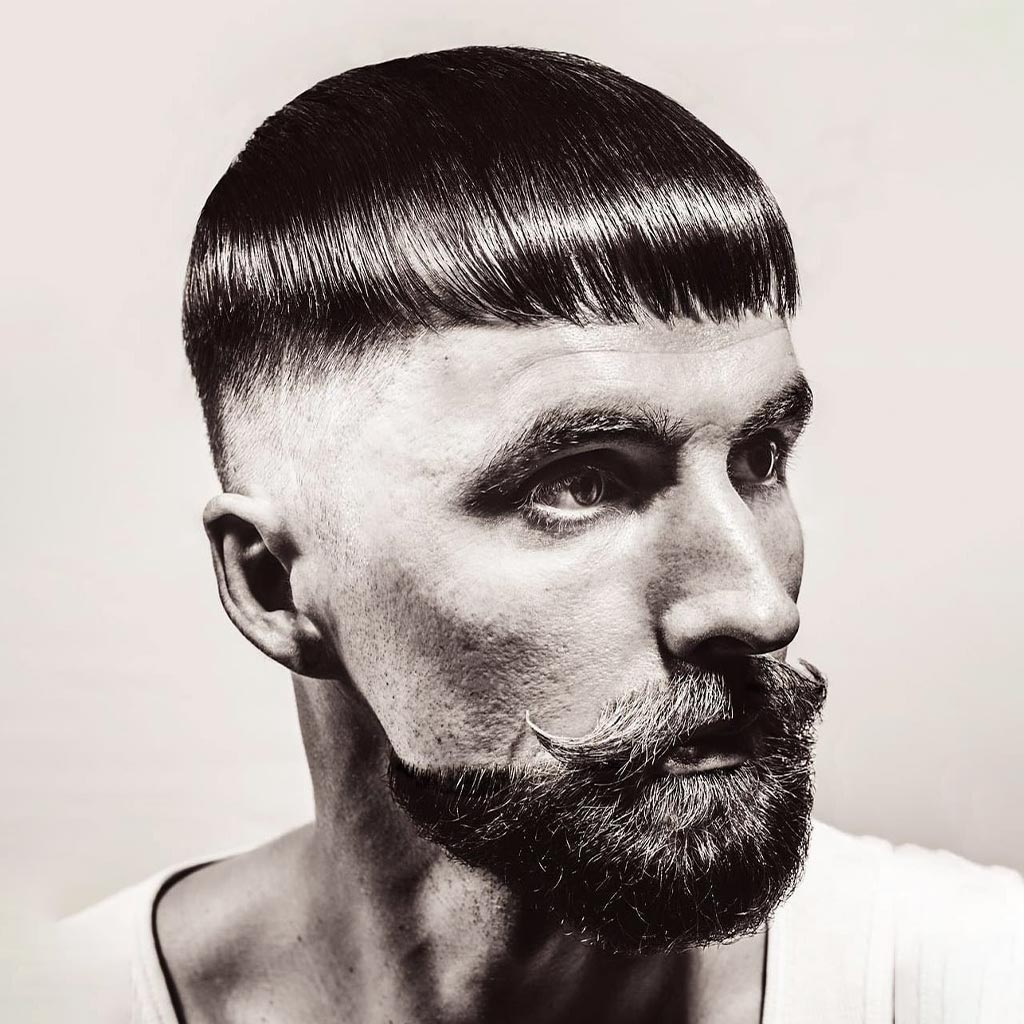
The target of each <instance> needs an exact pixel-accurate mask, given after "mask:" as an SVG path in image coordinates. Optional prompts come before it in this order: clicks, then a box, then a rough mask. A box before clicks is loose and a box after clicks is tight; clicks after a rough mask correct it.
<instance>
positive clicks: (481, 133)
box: [183, 46, 798, 466]
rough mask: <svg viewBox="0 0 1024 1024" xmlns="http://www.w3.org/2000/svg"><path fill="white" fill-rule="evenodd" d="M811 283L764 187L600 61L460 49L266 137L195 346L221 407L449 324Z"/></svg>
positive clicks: (199, 288) (350, 78)
mask: <svg viewBox="0 0 1024 1024" xmlns="http://www.w3.org/2000/svg"><path fill="white" fill-rule="evenodd" d="M797 298H798V283H797V272H796V265H795V261H794V256H793V247H792V242H791V239H790V235H789V231H788V229H787V228H786V224H785V221H784V220H783V218H782V214H781V212H780V211H779V208H778V206H777V204H776V203H775V200H774V198H773V197H772V195H771V193H770V192H769V191H768V189H767V188H766V187H765V185H764V184H763V182H762V181H761V179H760V178H759V177H758V176H757V174H756V172H755V171H754V169H753V168H752V167H751V166H750V165H749V164H748V163H747V162H746V161H745V160H744V159H743V158H742V157H741V156H739V154H737V153H736V152H735V151H734V150H732V149H730V148H729V146H727V145H726V144H725V143H724V142H723V141H722V140H721V139H720V138H719V137H718V136H717V135H715V134H714V133H713V132H712V131H710V130H709V129H708V128H707V127H706V126H705V125H704V124H702V123H701V122H700V121H698V120H697V118H695V117H694V116H693V115H692V114H690V113H689V112H688V111H686V110H684V109H683V108H682V107H681V106H679V104H677V103H675V102H674V101H672V100H670V99H668V98H667V97H666V96H664V95H662V94H661V93H659V92H657V91H656V90H654V89H651V88H648V87H647V86H644V85H641V84H639V83H638V82H635V81H633V80H632V79H630V78H627V77H626V76H625V75H622V74H620V73H618V72H617V71H613V70H611V69H610V68H607V67H604V66H603V65H601V64H597V63H595V62H593V61H590V60H586V59H585V58H582V57H577V56H573V55H571V54H564V53H550V52H546V51H542V50H532V49H523V48H518V47H484V46H475V47H466V48H463V49H456V50H446V51H442V52H438V53H427V54H420V55H418V56H414V57H407V58H403V59H401V60H392V61H388V62H386V63H383V64H376V65H372V66H369V67H363V68H356V69H354V70H352V71H346V72H345V73H343V74H340V75H337V76H335V77H334V78H328V79H326V80H325V81H323V82H320V83H319V84H318V85H315V86H313V88H311V89H309V90H308V91H306V92H304V93H303V94H302V95H301V96H299V97H297V98H296V99H294V100H292V102H291V103H289V104H288V105H287V106H285V107H284V108H283V109H281V110H280V111H278V112H277V113H276V114H274V115H272V116H271V117H270V118H268V119H267V120H266V121H265V122H264V123H263V125H262V126H261V127H260V128H259V129H257V131H256V132H255V133H254V134H253V136H252V138H251V139H250V140H249V142H248V143H247V144H246V146H245V148H244V149H243V151H242V152H241V154H240V155H239V156H238V157H237V158H236V159H235V161H234V162H233V163H232V164H231V166H230V167H229V168H228V170H227V172H226V173H225V174H224V176H223V177H222V178H221V180H220V181H219V182H218V183H217V186H216V187H215V188H214V190H213V192H212V193H211V195H210V197H209V199H208V200H207V202H206V205H205V206H204V207H203V211H202V214H201V215H200V218H199V224H198V226H197V228H196V233H195V238H194V240H193V243H192V251H191V256H190V259H189V265H188V273H187V281H186V286H185V301H184V313H183V326H184V334H185V343H186V351H187V353H188V357H189V361H190V363H191V366H192V371H193V374H194V375H195V379H196V383H197V386H198V391H199V396H200V398H201V400H202V403H203V409H204V412H205V414H206V419H207V425H208V427H209V430H210V441H211V447H212V448H213V452H214V457H215V459H217V460H218V466H220V465H221V463H220V459H221V458H222V456H223V452H222V445H223V436H222V430H221V426H222V425H221V423H220V410H221V404H222V401H223V399H224V398H225V396H227V395H229V394H235V395H245V394H246V393H247V392H248V391H249V389H250V388H251V387H252V386H253V385H254V384H255V383H257V382H259V381H261V380H263V379H266V378H268V377H270V376H271V375H272V374H274V373H275V372H277V371H279V370H280V368H281V367H283V366H288V367H302V366H304V365H318V364H319V363H322V362H323V361H324V360H325V357H328V356H329V355H330V354H332V353H351V354H354V355H358V354H360V353H361V352H363V351H365V350H366V349H367V348H368V347H370V346H376V345H379V344H381V343H383V342H385V341H387V340H393V339H395V338H398V337H409V336H411V335H413V334H414V333H416V332H418V331H420V330H422V329H424V328H427V329H443V328H445V327H452V326H455V325H465V324H485V323H495V322H507V323H510V324H532V323H541V322H545V321H556V320H562V321H570V322H574V323H588V322H604V323H615V322H631V321H635V320H637V319H638V318H640V317H641V316H642V315H644V313H647V314H652V315H653V316H655V317H657V318H658V319H661V320H669V319H671V318H672V317H677V316H679V317H690V318H702V317H707V318H711V319H715V320H720V319H723V318H726V317H730V316H738V315H741V314H742V313H744V312H747V311H749V312H762V311H767V310H772V311H775V312H777V313H778V314H779V315H780V316H788V315H789V314H791V313H792V312H793V310H794V308H795V306H796V303H797Z"/></svg>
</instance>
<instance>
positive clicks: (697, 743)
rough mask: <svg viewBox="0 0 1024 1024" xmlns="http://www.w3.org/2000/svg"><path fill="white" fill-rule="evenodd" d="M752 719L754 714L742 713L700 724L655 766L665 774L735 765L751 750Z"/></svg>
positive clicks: (748, 755)
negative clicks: (737, 715)
mask: <svg viewBox="0 0 1024 1024" xmlns="http://www.w3.org/2000/svg"><path fill="white" fill-rule="evenodd" d="M754 721H755V716H754V715H751V714H746V715H741V716H740V717H739V718H727V719H722V720H720V721H718V722H712V723H711V724H709V725H704V726H701V728H699V729H695V730H694V731H693V732H692V733H690V734H689V735H687V736H686V737H685V739H684V740H683V741H682V742H681V743H679V744H677V745H676V746H675V747H673V748H672V749H671V750H670V751H669V752H668V753H667V754H666V755H665V757H663V758H662V759H661V761H660V762H659V764H658V767H659V768H660V769H661V770H662V771H663V772H664V773H665V774H666V775H695V774H697V773H698V772H710V771H717V770H719V769H722V768H735V767H737V766H739V765H741V764H743V763H744V762H745V761H746V760H747V759H748V758H749V757H750V756H751V754H752V753H753V746H752V742H751V736H750V731H751V726H752V725H753V724H754Z"/></svg>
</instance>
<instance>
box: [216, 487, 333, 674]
mask: <svg viewBox="0 0 1024 1024" xmlns="http://www.w3.org/2000/svg"><path fill="white" fill-rule="evenodd" d="M203 524H204V525H205V527H206V534H207V536H208V537H209V538H210V549H211V551H212V553H213V568H214V572H215V573H216V575H217V586H218V588H219V590H220V599H221V603H222V604H223V605H224V610H225V611H226V612H227V613H228V618H230V619H231V621H232V622H233V623H234V624H235V625H236V626H237V627H238V629H239V631H240V632H241V633H242V635H243V636H244V637H246V639H248V640H249V641H250V642H251V643H253V644H254V645H255V646H256V647H258V648H259V649H260V650H261V651H262V652H263V653H264V654H266V655H267V656H268V657H270V658H273V659H274V661H277V662H279V663H280V664H282V665H284V666H285V667H286V668H289V669H291V671H292V672H297V673H299V674H300V675H304V676H311V677H314V678H338V676H339V673H340V672H341V666H340V664H339V663H338V659H337V655H336V654H335V653H334V650H333V647H332V645H331V644H330V643H329V642H328V641H327V640H326V638H325V637H324V635H323V634H322V633H321V631H320V629H319V628H318V627H317V626H316V624H315V623H314V622H313V620H312V619H310V618H309V616H307V615H306V614H304V613H303V612H302V611H300V610H299V609H297V608H296V607H295V603H294V601H293V600H292V587H291V573H292V567H293V566H294V564H295V561H296V559H297V557H298V555H299V552H298V550H297V548H296V546H295V544H294V541H293V539H292V537H291V535H290V534H289V532H288V530H287V529H286V528H285V526H284V524H283V523H282V522H281V520H280V517H279V516H278V515H277V513H276V512H275V510H274V508H273V506H272V505H271V504H270V502H268V501H266V500H265V499H262V498H253V497H249V496H247V495H243V494H218V495H217V496H216V497H215V498H212V499H211V500H210V502H209V504H208V505H207V506H206V509H205V511H204V512H203Z"/></svg>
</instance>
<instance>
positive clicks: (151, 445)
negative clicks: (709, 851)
mask: <svg viewBox="0 0 1024 1024" xmlns="http://www.w3.org/2000/svg"><path fill="white" fill-rule="evenodd" d="M18 17H19V18H20V19H21V24H20V26H15V28H17V29H18V31H12V32H11V33H10V34H9V35H8V39H7V43H8V46H9V47H10V48H11V50H12V52H11V53H10V54H9V56H8V57H7V58H5V61H4V62H2V63H3V67H2V74H3V76H4V80H5V81H4V96H5V99H6V103H5V114H4V136H5V142H6V144H5V146H4V150H5V157H4V161H3V166H2V171H0V173H2V174H3V175H4V177H5V179H6V181H7V183H6V185H5V186H4V187H3V190H2V194H3V201H4V205H5V207H6V211H5V213H4V226H5V230H4V245H3V246H2V251H0V259H2V261H3V279H4V283H5V286H6V294H5V295H4V297H3V306H2V318H3V336H4V346H5V350H4V371H5V372H4V373H3V374H2V375H0V389H2V408H3V413H4V421H5V430H4V434H5V444H4V446H3V466H2V470H3V475H2V479H3V481H4V500H3V505H2V506H0V508H2V528H3V538H4V541H5V552H4V563H5V569H6V572H5V574H4V576H5V580H6V586H5V587H4V589H3V597H2V601H3V607H2V609H0V612H2V616H0V621H2V622H3V630H4V633H5V641H4V653H3V656H4V665H3V666H2V675H0V678H2V679H3V687H4V694H3V712H2V715H0V733H2V735H0V758H2V765H0V767H2V771H0V787H2V793H0V806H2V807H3V816H4V822H3V837H4V839H3V843H2V845H0V871H2V875H3V877H5V878H6V879H7V880H8V882H9V883H11V882H13V890H14V891H13V897H14V898H13V903H14V906H15V907H16V908H21V913H22V914H31V915H36V916H39V915H49V914H55V913H58V912H66V911H68V910H71V909H74V908H77V907H79V906H81V905H83V904H85V903H87V902H90V901H92V900H94V899H95V898H97V897H99V896H101V895H102V894H104V893H106V892H108V891H110V890H112V889H114V888H117V887H120V886H122V885H124V884H126V883H128V882H131V881H133V880H136V879H138V878H141V877H143V876H144V875H147V874H149V873H150V872H152V871H154V870H156V869H157V868H159V867H161V866H163V865H166V864H168V863H171V862H174V861H175V860H178V859H183V858H188V857H192V856H199V855H202V854H205V853H211V852H216V851H218V850H221V849H224V848H230V847H233V846H237V845H240V844H247V843H250V842H256V841H258V840H260V839H262V838H264V837H266V836H268V835H270V834H272V833H274V832H276V831H279V830H282V829H285V828H287V827H288V826H290V825H292V824H294V823H297V822H299V821H301V820H302V819H304V818H305V817H306V816H307V815H308V814H309V813H310V806H311V805H310V798H309V793H308V789H307V783H306V775H305V766H304V762H303V758H302V753H301V750H300V746H299V740H298V730H297V727H296V724H295V721H294V716H293V711H292V697H291V691H290V685H289V680H288V677H287V675H286V673H285V672H284V671H282V670H280V669H278V668H276V667H275V666H273V665H272V664H270V663H269V662H266V661H264V660H263V659H262V657H261V656H260V655H259V654H257V652H256V651H255V650H253V649H250V648H249V647H248V646H247V645H246V643H245V642H244V641H243V640H242V639H241V638H240V637H239V636H238V635H237V634H236V633H235V632H234V630H233V629H232V627H231V626H230V625H229V623H228V622H227V619H226V618H225V617H224V615H223V614H222V612H221V610H220V607H219V604H218V601H217V597H216V593H215V589H214V584H213V577H212V573H211V571H210V568H209V564H208V556H207V549H206V544H205V539H204V536H203V533H202V529H201V526H200V510H201V509H202V506H203V503H204V501H205V499H206V498H207V496H208V495H209V494H211V493H212V492H213V489H214V487H215V481H214V477H213V474H212V471H211V470H210V468H209V465H208V460H207V455H206V450H205V441H204V437H203V433H202V428H201V423H200V416H199V411H198V408H197V405H196V403H195V402H194V400H193V396H192V388H191V382H190V379H189V377H188V374H187V368H186V364H185V360H184V357H183V355H182V352H181V345H180V338H179V331H178V310H179V292H180V284H181V280H182V273H183V268H184V264H185V259H186V254H187V250H188V245H189V240H190V235H191V230H192V227H193V224H194V221H195V217H196V216H197V214H198V211H199V209H200V206H201V205H202V203H203V200H204V199H205V197H206V195H207V193H208V192H209V190H210V188H211V187H212V186H213V184H214V182H215V180H216V179H217V177H218V176H219V175H220V173H221V172H222V170H223V169H224V168H225V167H226V165H227V163H228V162H229V160H230V159H231V158H232V156H233V155H234V154H235V153H236V151H237V150H238V149H239V148H240V147H241V146H242V144H243V143H244V142H245V139H246V137H247V135H248V133H249V132H250V131H251V130H252V129H253V128H255V126H256V125H257V124H258V123H259V121H260V120H261V119H262V118H263V117H264V116H265V115H266V114H268V113H269V112H271V111H272V110H274V109H276V108H277V107H279V106H280V105H282V104H283V103H284V102H286V101H287V100H289V99H290V98H291V97H292V96H294V95H295V94H297V93H298V92H300V91H301V90H302V89H304V88H305V87H307V86H309V85H310V84H312V83H313V82H315V81H317V80H318V79H320V78H322V77H325V76H327V75H330V74H333V73H335V72H338V71H340V70H343V69H345V68H347V67H350V66H353V65H356V64H363V63H369V62H375V61H379V60H382V59H385V58H388V57H393V56H398V55H401V54H406V53H410V52H414V51H419V50H425V49H437V48H441V47H448V46H454V45H460V44H467V43H522V44H529V45H537V46H544V47H549V48H559V49H567V50H572V51H576V52H579V53H583V54H586V55H588V56H591V57H594V58H597V59H598V60H602V61H604V62H606V63H609V64H611V65H613V66H615V67H617V68H619V69H621V70H623V71H625V72H627V73H629V74H632V75H634V76H635V77H637V78H639V79H641V80H643V81H644V82H647V83H650V84H652V85H654V86H657V87H658V88H660V89H662V90H663V91H665V92H667V93H668V94H669V95H671V96H673V97H675V98H676V99H678V100H680V101H681V102H682V103H683V104H684V105H685V106H687V107H689V108H690V109H691V110H693V111H694V112H695V113H696V114H697V115H698V116H700V117H701V118H703V119H705V120H706V121H708V122H709V123H710V124H711V126H712V127H713V128H715V129H716V130H717V131H718V132H720V133H721V134H722V135H724V137H725V138H726V139H727V140H728V141H729V142H730V143H732V144H733V145H734V146H735V147H736V148H738V149H739V150H740V151H741V152H742V153H744V154H745V155H746V156H747V157H748V158H750V160H751V161H752V162H753V163H754V164H755V165H756V167H757V168H758V170H759V171H760V172H761V173H762V174H763V176H764V177H765V179H766V180H767V181H768V183H769V184H770V186H771V187H772V188H773V189H774V190H775V192H776V194H777V195H778V197H779V199H780V201H781V203H782V206H783V209H784V211H785V212H786V214H787V216H788V219H789V223H790V225H791V227H792V229H793V232H794V235H795V239H796V245H797V253H798V257H799V261H800V265H801V268H802V273H803V285H804V292H805V301H804V308H803V311H802V313H801V314H800V315H799V317H798V318H797V320H796V323H795V338H796V342H797V345H798V347H799V349H800V350H801V352H802V355H803V359H804V361H805V364H806V368H807V371H808V374H809V376H810V378H811V380H812V383H813V384H814V387H815V390H816V392H817V395H818V399H819V407H818V409H819V411H818V414H817V416H816V419H815V422H814V425H813V427H812V430H811V432H810V435H809V437H808V438H807V440H806V444H805V445H804V447H803V449H802V453H801V454H799V455H798V457H797V460H796V463H795V466H794V473H793V476H794V481H795V482H794V487H795V490H796V492H797V500H798V503H799V507H800V509H801V511H802V513H803V518H804V522H805V526H806V532H807V555H808V560H807V576H806V587H805V591H804V596H803V600H802V607H803V613H804V627H803V630H802V633H801V635H800V638H799V639H798V641H797V643H796V645H795V647H794V651H795V653H796V654H800V655H803V656H805V657H807V658H809V659H810V660H812V661H815V662H816V663H818V664H819V665H820V666H821V667H822V668H823V669H825V670H826V671H827V672H828V673H829V674H830V676H831V679H832V694H831V698H830V701H829V706H828V710H827V717H826V721H825V724H824V729H823V733H822V738H821V749H820V757H819V765H820V772H819V800H818V813H819V815H820V816H822V817H824V818H826V819H828V820H830V821H832V822H834V823H836V824H838V825H839V826H841V827H844V828H846V829H849V830H852V831H857V832H861V831H866V832H872V833H877V834H881V835H884V836H887V837H890V838H893V839H896V840H901V841H914V842H918V843H922V844H926V845H938V846H943V847H947V848H950V849H952V850H955V851H957V852H960V853H962V854H964V855H966V856H969V857H971V858H973V859H976V860H981V861H984V862H1002V863H1005V864H1009V865H1011V866H1015V867H1017V868H1022V867H1024V824H1022V822H1021V815H1020V808H1021V807H1022V805H1024V778H1022V772H1021V770H1020V763H1019V759H1020V734H1021V729H1022V725H1024V687H1022V685H1021V671H1020V668H1019V659H1020V656H1019V654H1018V645H1019V641H1020V638H1021V635H1022V626H1021V623H1020V615H1021V608H1022V601H1021V596H1022V595H1021V591H1022V584H1021V578H1022V575H1024V571H1022V570H1024V564H1022V561H1024V560H1022V555H1021V544H1020V539H1019V537H1020V527H1021V516H1020V505H1021V499H1022V496H1024V490H1022V486H1021V470H1022V466H1021V459H1020V442H1019V418H1020V414H1021V413H1020V402H1019V391H1020V384H1021V369H1022V357H1021V348H1020V344H1021V340H1020V336H1021V330H1020V313H1019V311H1018V302H1019V297H1020V294H1021V290H1022V284H1021V276H1020V275H1021V260H1020V240H1021V238H1022V237H1024V223H1022V221H1024V218H1022V210H1021V201H1020V173H1021V172H1020V168H1021V163H1022V161H1021V157H1022V151H1021V150H1022V147H1021V141H1020V99H1021V84H1022V83H1021V74H1020V71H1019V70H1018V69H1019V60H1018V59H1017V58H1019V55H1020V53H1021V52H1022V47H1021V41H1022V33H1021V23H1020V20H1019V18H1018V16H1017V15H1016V14H1015V13H1014V11H1013V3H1012V0H1006V2H1004V3H983V2H982V3H979V2H976V0H975V2H966V0H965V2H963V3H956V2H950V0H942V2H936V0H930V2H927V3H924V2H922V3H893V2H891V0H887V2H884V3H864V2H858V3H835V2H830V3H828V4H822V3H820V2H818V0H800V2H795V3H788V4H777V3H767V2H754V0H746V2H737V3H727V4H723V3H718V2H714V3H710V2H709V3H694V2H678V0H677V2H672V3H665V4H660V5H658V4H651V3H647V4H644V3H640V4H637V3H633V4H625V3H608V2H591V3H579V2H573V3H563V4H558V3H551V2H550V0H548V2H539V0H519V2H516V3H513V4H505V5H494V4H482V3H480V2H463V3H457V4H440V3H434V2H430V0H420V2H411V0H410V2H406V3H397V2H393V0H382V2H375V3H367V4H364V5H356V4H351V3H346V2H338V0H333V2H319V0H318V2H309V0H306V2H289V3H284V2H280V3H271V2H266V0H263V2H258V0H230V2H219V3H218V2H209V0H203V2H198V0H179V2H177V3H174V4H162V5H152V4H136V3H127V2H123V3H112V2H109V0H108V2H104V3H101V4H99V5H90V4H85V5H83V4H70V3H67V4H65V5H63V7H62V8H61V9H57V10H55V9H53V8H49V9H47V8H44V7H41V6H37V7H32V6H31V5H24V4H23V5H21V8H20V13H19V15H18ZM10 903H11V901H8V905H10ZM16 919H17V918H16V917H13V918H12V917H10V916H8V921H9V922H10V921H12V920H16Z"/></svg>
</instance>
